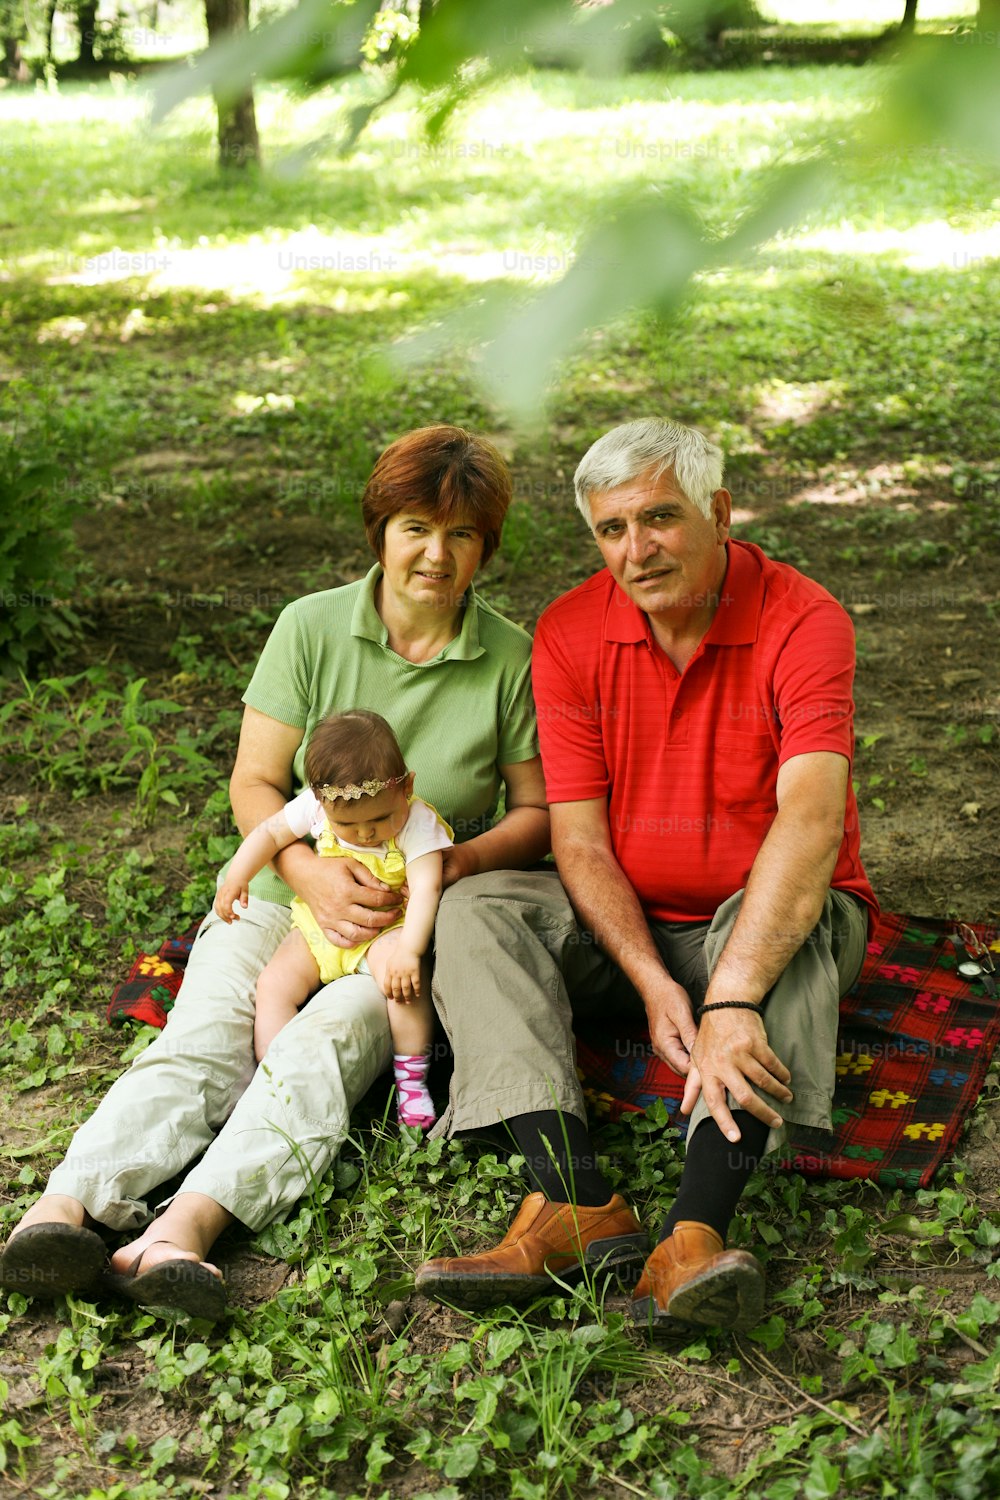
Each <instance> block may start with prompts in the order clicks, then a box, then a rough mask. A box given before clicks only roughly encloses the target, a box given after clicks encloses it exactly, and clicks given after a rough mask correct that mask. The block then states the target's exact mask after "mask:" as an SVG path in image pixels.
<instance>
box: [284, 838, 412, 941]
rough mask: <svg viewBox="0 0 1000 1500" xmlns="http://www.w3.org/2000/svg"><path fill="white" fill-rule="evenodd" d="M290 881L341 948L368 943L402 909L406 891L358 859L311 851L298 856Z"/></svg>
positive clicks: (326, 931)
mask: <svg viewBox="0 0 1000 1500" xmlns="http://www.w3.org/2000/svg"><path fill="white" fill-rule="evenodd" d="M300 848H301V849H302V850H303V851H305V846H304V845H301V846H300ZM289 884H290V885H292V888H293V890H294V891H295V894H296V895H297V896H300V897H301V899H302V900H303V901H304V902H305V903H306V905H307V906H308V907H309V910H310V911H311V912H312V914H313V916H314V917H315V918H316V921H317V922H318V923H319V925H320V927H321V928H322V929H323V931H324V932H325V933H326V936H327V937H328V938H329V939H330V942H331V943H335V944H336V946H337V947H338V948H353V947H354V946H355V944H357V943H364V942H367V941H368V939H369V938H371V937H373V936H374V935H375V934H376V933H378V932H380V931H381V929H382V928H383V927H390V926H391V925H392V923H393V922H395V921H396V919H397V917H398V916H399V915H400V913H401V911H402V909H403V893H402V892H401V891H393V890H390V889H389V887H388V886H387V885H385V884H384V882H383V881H381V880H379V879H378V878H377V876H375V875H373V874H372V873H371V871H370V870H369V869H367V868H366V867H365V866H364V865H363V864H362V863H361V861H360V860H357V859H347V858H338V859H322V858H320V856H319V855H318V854H313V853H312V852H311V851H308V858H307V859H303V858H301V857H299V858H297V859H296V861H295V878H294V881H289Z"/></svg>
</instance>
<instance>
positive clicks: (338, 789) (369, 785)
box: [313, 771, 410, 802]
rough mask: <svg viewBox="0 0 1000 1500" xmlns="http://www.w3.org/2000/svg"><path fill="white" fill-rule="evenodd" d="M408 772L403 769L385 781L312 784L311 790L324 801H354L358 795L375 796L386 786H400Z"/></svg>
mask: <svg viewBox="0 0 1000 1500" xmlns="http://www.w3.org/2000/svg"><path fill="white" fill-rule="evenodd" d="M409 774H410V773H409V771H404V772H403V774H402V776H390V777H389V778H388V779H387V780H386V781H376V780H371V781H362V782H354V781H351V782H348V784H347V785H346V786H314V787H313V791H314V792H315V793H316V795H317V797H321V798H322V799H323V801H324V802H355V801H357V799H358V798H359V797H377V796H378V794H379V792H384V791H385V789H386V787H389V786H401V785H402V783H403V782H404V781H405V780H406V778H407V777H408V776H409Z"/></svg>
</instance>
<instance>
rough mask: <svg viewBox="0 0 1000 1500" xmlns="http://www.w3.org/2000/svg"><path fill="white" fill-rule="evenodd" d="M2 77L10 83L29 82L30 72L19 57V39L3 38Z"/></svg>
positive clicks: (13, 37) (12, 37)
mask: <svg viewBox="0 0 1000 1500" xmlns="http://www.w3.org/2000/svg"><path fill="white" fill-rule="evenodd" d="M3 76H4V77H5V78H6V79H7V80H8V81H9V82H10V83H30V82H31V72H30V70H29V68H28V65H27V63H26V62H25V60H24V58H23V57H22V56H21V38H20V37H17V36H5V37H4V38H3Z"/></svg>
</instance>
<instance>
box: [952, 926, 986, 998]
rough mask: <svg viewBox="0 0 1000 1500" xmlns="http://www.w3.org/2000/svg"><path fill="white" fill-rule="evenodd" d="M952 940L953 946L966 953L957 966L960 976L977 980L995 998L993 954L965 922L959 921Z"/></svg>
mask: <svg viewBox="0 0 1000 1500" xmlns="http://www.w3.org/2000/svg"><path fill="white" fill-rule="evenodd" d="M952 941H953V942H954V944H955V947H956V948H959V949H961V950H963V951H964V953H965V955H966V956H965V958H964V959H963V960H962V962H961V963H960V964H959V966H958V972H959V973H960V974H961V976H962V978H963V979H972V980H979V982H980V983H981V984H982V986H983V989H984V990H985V991H986V993H987V995H989V997H990V999H991V1000H995V999H996V998H997V986H996V980H995V979H994V977H993V976H994V975H995V974H996V971H997V966H996V964H995V963H994V961H993V954H992V953H991V951H990V949H989V948H987V946H986V944H985V943H984V942H983V940H982V938H981V937H979V936H978V934H976V933H975V932H973V930H972V928H971V927H970V926H969V925H968V924H967V923H966V922H959V924H958V932H957V935H956V936H955V937H954V938H953V939H952Z"/></svg>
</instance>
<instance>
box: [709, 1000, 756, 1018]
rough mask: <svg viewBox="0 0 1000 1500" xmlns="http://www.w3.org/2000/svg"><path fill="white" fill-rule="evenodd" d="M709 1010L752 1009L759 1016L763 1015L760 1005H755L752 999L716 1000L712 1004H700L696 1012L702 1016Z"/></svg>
mask: <svg viewBox="0 0 1000 1500" xmlns="http://www.w3.org/2000/svg"><path fill="white" fill-rule="evenodd" d="M710 1010H754V1011H756V1012H757V1014H758V1015H759V1016H760V1015H763V1011H762V1010H761V1008H760V1006H759V1005H755V1004H754V1002H753V1001H752V1000H716V1001H714V1003H713V1004H712V1005H700V1006H699V1007H698V1014H699V1016H703V1015H705V1013H706V1011H710Z"/></svg>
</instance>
